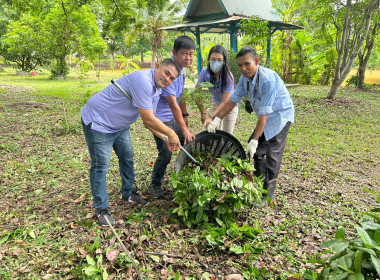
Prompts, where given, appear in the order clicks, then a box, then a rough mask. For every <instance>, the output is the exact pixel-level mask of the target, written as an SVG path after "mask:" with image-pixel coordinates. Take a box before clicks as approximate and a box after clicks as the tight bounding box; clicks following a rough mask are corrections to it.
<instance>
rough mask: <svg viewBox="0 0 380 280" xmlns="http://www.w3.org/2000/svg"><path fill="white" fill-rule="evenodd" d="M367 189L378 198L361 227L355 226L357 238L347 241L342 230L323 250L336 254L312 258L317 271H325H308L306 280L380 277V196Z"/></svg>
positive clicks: (305, 275) (341, 229) (339, 230)
mask: <svg viewBox="0 0 380 280" xmlns="http://www.w3.org/2000/svg"><path fill="white" fill-rule="evenodd" d="M364 190H365V191H366V192H368V193H371V194H375V195H376V196H377V200H376V202H377V204H378V205H376V206H375V207H374V208H372V209H371V211H370V212H368V213H367V212H364V213H363V214H364V215H365V216H366V219H364V220H363V221H362V222H361V226H357V227H356V233H357V236H358V237H357V238H354V239H351V240H347V239H346V238H345V234H346V231H345V229H344V228H343V227H341V228H339V229H338V231H337V232H336V234H335V239H333V240H329V241H326V242H324V243H323V244H322V247H323V248H329V250H326V251H325V252H323V255H325V254H331V253H332V254H333V255H332V256H331V257H326V258H322V259H312V260H310V261H309V263H314V264H317V265H316V269H319V268H323V269H322V271H321V272H320V273H319V274H317V273H316V272H315V271H311V270H308V271H306V272H305V274H304V277H305V279H317V280H324V279H349V280H351V279H363V280H364V279H378V278H377V277H378V276H379V275H380V216H379V215H377V214H375V213H380V194H379V193H376V192H373V191H370V190H368V189H365V188H364Z"/></svg>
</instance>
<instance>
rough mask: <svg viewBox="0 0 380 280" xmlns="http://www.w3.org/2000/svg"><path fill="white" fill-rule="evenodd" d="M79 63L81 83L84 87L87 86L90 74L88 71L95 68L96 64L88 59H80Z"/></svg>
mask: <svg viewBox="0 0 380 280" xmlns="http://www.w3.org/2000/svg"><path fill="white" fill-rule="evenodd" d="M78 65H79V72H80V75H79V79H80V84H81V86H82V87H84V86H85V80H86V79H87V78H88V76H89V73H88V72H89V71H90V70H94V65H93V64H92V63H91V62H90V61H88V60H86V59H81V60H80V61H79V63H78Z"/></svg>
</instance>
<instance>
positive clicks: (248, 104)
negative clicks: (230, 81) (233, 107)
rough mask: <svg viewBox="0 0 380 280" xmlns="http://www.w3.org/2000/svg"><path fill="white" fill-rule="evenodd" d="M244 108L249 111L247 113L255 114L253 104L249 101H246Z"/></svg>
mask: <svg viewBox="0 0 380 280" xmlns="http://www.w3.org/2000/svg"><path fill="white" fill-rule="evenodd" d="M244 107H245V110H246V111H247V113H249V114H251V113H252V112H253V108H252V105H251V102H250V101H249V100H246V101H245V106H244Z"/></svg>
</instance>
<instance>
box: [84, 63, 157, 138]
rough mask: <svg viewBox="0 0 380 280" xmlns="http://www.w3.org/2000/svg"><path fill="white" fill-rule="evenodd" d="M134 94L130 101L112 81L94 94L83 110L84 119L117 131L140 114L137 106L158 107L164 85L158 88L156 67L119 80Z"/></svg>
mask: <svg viewBox="0 0 380 280" xmlns="http://www.w3.org/2000/svg"><path fill="white" fill-rule="evenodd" d="M116 83H117V84H119V85H120V86H121V87H122V88H123V89H124V90H125V91H126V92H127V93H129V95H130V96H131V97H132V101H130V100H129V99H128V98H127V97H125V96H124V95H123V93H121V92H120V90H119V89H118V88H117V87H116V86H115V85H113V84H110V85H108V86H107V87H106V88H105V89H103V90H102V91H100V92H99V93H97V94H96V95H94V96H93V97H92V98H91V99H90V100H89V101H88V103H87V104H86V105H84V107H83V108H82V110H81V114H82V120H83V122H84V123H85V124H86V125H88V124H89V123H92V125H91V128H92V129H94V130H97V131H100V132H104V133H114V132H118V131H120V130H122V129H124V128H126V127H128V126H130V125H131V124H133V123H134V122H136V121H137V119H138V118H139V117H140V114H139V111H138V108H140V109H145V110H153V111H155V107H156V106H157V102H158V99H159V96H160V94H161V89H160V88H156V84H155V82H154V69H149V70H144V71H137V72H134V73H132V74H129V75H127V76H124V77H122V78H120V79H119V80H117V81H116Z"/></svg>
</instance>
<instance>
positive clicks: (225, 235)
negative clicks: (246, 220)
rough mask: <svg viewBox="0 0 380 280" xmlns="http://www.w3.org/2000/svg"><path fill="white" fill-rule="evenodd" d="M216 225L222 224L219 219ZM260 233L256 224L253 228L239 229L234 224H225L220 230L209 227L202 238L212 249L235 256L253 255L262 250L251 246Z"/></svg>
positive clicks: (244, 226)
mask: <svg viewBox="0 0 380 280" xmlns="http://www.w3.org/2000/svg"><path fill="white" fill-rule="evenodd" d="M218 223H219V224H223V223H222V221H220V220H219V219H218ZM261 232H262V231H261V230H260V229H259V224H258V223H257V222H255V224H254V227H250V226H248V225H243V226H241V227H239V226H237V225H236V224H235V223H231V222H227V223H226V224H223V226H221V227H220V228H218V227H212V226H209V227H208V228H207V231H206V232H205V233H204V234H203V236H204V237H205V238H206V240H207V242H208V244H209V245H211V246H212V247H213V249H218V250H220V251H226V250H229V251H231V252H234V253H235V254H247V253H249V254H253V253H259V252H261V251H262V250H263V248H262V247H259V248H254V247H253V246H252V241H253V240H254V239H255V237H256V235H257V234H258V233H261Z"/></svg>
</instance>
